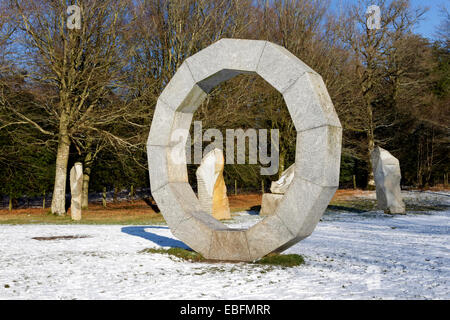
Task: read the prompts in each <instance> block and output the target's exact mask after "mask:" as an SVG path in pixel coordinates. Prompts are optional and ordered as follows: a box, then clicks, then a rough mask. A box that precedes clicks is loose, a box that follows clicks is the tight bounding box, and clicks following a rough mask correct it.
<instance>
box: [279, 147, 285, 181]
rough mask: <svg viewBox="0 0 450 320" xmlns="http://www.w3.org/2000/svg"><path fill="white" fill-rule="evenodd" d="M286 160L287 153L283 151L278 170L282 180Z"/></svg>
mask: <svg viewBox="0 0 450 320" xmlns="http://www.w3.org/2000/svg"><path fill="white" fill-rule="evenodd" d="M285 158H286V151H284V150H283V151H281V152H280V164H279V168H278V179H279V178H281V175H282V174H283V172H284V159H285Z"/></svg>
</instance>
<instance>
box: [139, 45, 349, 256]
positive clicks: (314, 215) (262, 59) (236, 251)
mask: <svg viewBox="0 0 450 320" xmlns="http://www.w3.org/2000/svg"><path fill="white" fill-rule="evenodd" d="M242 73H244V74H258V75H259V76H261V77H262V78H263V79H265V80H266V81H267V82H268V83H270V84H271V85H272V86H273V87H274V88H275V89H277V90H278V91H279V92H280V93H281V94H282V95H283V97H284V99H285V102H286V105H287V107H288V109H289V113H290V115H291V117H292V120H293V122H294V125H295V128H296V131H297V141H296V154H295V158H296V159H295V177H294V179H293V181H292V183H291V184H290V186H289V188H288V190H287V192H286V193H285V195H284V197H283V199H282V200H281V202H280V204H279V206H278V207H277V209H276V212H275V213H274V214H273V215H271V216H268V217H266V218H265V219H264V220H262V221H260V222H259V223H257V224H256V225H254V226H252V227H250V228H249V229H246V230H242V229H232V228H229V227H227V226H226V225H224V224H223V223H221V222H219V221H217V220H216V219H214V218H213V217H212V216H211V215H209V214H207V213H206V212H204V211H202V209H201V206H200V204H199V201H198V199H197V197H196V195H195V193H194V192H193V190H192V188H191V186H190V185H189V182H188V175H187V168H186V159H183V158H182V156H181V159H174V158H173V156H172V151H173V148H174V145H175V142H174V141H172V139H171V136H172V133H173V132H174V131H175V130H178V129H184V130H189V127H190V125H191V121H192V117H193V113H194V112H195V110H196V109H197V108H198V106H199V105H200V104H201V103H202V101H203V100H204V99H205V97H206V96H207V94H208V93H209V92H211V90H212V89H213V88H214V87H215V86H217V85H218V84H220V83H221V82H223V81H226V80H228V79H231V78H232V77H234V76H236V75H238V74H242ZM341 136H342V127H341V124H340V122H339V119H338V117H337V114H336V112H335V109H334V106H333V103H332V102H331V99H330V97H329V95H328V92H327V89H326V87H325V84H324V82H323V80H322V78H321V76H320V75H319V74H317V73H316V72H315V71H314V70H312V69H311V68H310V67H308V66H307V65H306V64H305V63H303V62H302V61H301V60H299V59H298V58H297V57H296V56H294V55H293V54H292V53H290V52H289V51H288V50H286V49H285V48H283V47H281V46H279V45H276V44H273V43H271V42H268V41H260V40H241V39H221V40H219V41H217V42H215V43H214V44H212V45H210V46H209V47H207V48H205V49H203V50H201V51H199V52H198V53H196V54H194V55H193V56H191V57H189V58H187V59H186V60H185V61H184V63H183V64H182V65H181V66H180V67H179V68H178V70H177V72H176V74H175V75H174V76H173V78H172V79H171V80H170V82H169V83H168V84H167V85H166V87H165V88H164V90H163V92H162V93H161V95H160V96H159V98H158V101H157V105H156V109H155V114H154V116H153V120H152V124H151V128H150V134H149V137H148V142H147V155H148V164H149V171H150V185H151V190H152V195H153V197H154V199H155V201H156V203H157V205H158V207H159V208H160V210H161V213H162V214H163V216H164V218H165V220H166V222H167V224H168V225H169V227H170V229H171V231H172V233H173V234H174V235H175V236H176V237H177V238H179V239H180V240H181V241H183V242H185V243H186V244H187V245H189V246H190V247H191V248H192V249H194V250H195V251H197V252H199V253H201V254H202V255H203V256H204V257H205V258H207V259H215V260H228V261H253V260H256V259H258V258H260V257H263V256H264V255H266V254H268V253H270V252H274V251H275V252H281V251H283V250H285V249H287V248H288V247H290V246H292V245H294V244H295V243H297V242H298V241H300V240H302V239H304V238H306V237H308V236H309V235H310V234H311V233H312V231H313V230H314V228H315V227H316V225H317V223H318V222H319V220H320V218H321V217H322V215H323V212H324V211H325V209H326V207H327V205H328V203H329V201H330V200H331V198H332V196H333V195H334V193H335V191H336V189H337V187H338V182H339V165H340V156H341ZM176 143H179V141H177V142H176Z"/></svg>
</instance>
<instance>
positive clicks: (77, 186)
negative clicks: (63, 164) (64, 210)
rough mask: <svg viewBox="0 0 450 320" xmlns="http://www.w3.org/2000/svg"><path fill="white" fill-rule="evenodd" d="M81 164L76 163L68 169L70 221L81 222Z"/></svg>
mask: <svg viewBox="0 0 450 320" xmlns="http://www.w3.org/2000/svg"><path fill="white" fill-rule="evenodd" d="M82 190H83V164H82V163H81V162H76V163H75V164H74V165H73V167H72V169H70V194H71V197H72V200H71V202H70V216H71V218H72V220H75V221H79V220H81V199H82V195H83V192H82Z"/></svg>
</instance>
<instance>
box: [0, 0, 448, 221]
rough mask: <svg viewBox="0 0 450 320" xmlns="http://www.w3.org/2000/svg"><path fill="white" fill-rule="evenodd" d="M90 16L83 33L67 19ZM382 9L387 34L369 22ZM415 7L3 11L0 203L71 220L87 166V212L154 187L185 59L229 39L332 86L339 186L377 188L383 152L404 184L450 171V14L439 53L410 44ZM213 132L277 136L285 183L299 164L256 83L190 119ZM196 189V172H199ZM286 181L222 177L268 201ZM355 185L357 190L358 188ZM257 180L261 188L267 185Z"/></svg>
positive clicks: (87, 6)
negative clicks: (167, 104)
mask: <svg viewBox="0 0 450 320" xmlns="http://www.w3.org/2000/svg"><path fill="white" fill-rule="evenodd" d="M73 4H76V5H78V6H79V7H80V9H81V24H80V27H81V28H80V29H69V28H68V27H67V19H68V13H67V8H68V7H69V6H70V5H73ZM373 4H376V5H378V6H379V7H380V9H381V25H380V28H379V29H371V28H368V26H367V15H366V9H367V8H368V7H369V5H373ZM425 12H426V8H418V7H413V6H412V4H411V2H410V1H409V0H391V1H387V0H379V1H370V3H369V1H363V0H361V1H359V2H356V3H353V2H352V3H351V4H348V5H345V6H342V7H338V8H331V7H330V2H329V1H317V0H273V1H267V0H264V1H263V0H260V1H254V0H138V1H127V0H104V1H94V0H78V1H69V0H42V1H33V0H21V1H19V0H2V1H0V164H1V166H0V175H1V180H2V183H1V184H0V194H2V195H6V196H9V197H10V198H17V197H19V196H22V195H42V194H45V193H47V194H49V193H51V194H52V204H51V210H52V212H53V213H55V214H64V213H65V211H66V208H65V206H66V202H65V197H66V193H67V184H68V181H67V180H68V179H67V175H68V171H69V169H70V167H71V166H72V165H73V163H74V162H77V161H80V162H82V163H83V168H84V177H83V207H85V208H86V207H87V206H88V202H87V200H88V197H87V195H88V192H89V190H91V191H100V190H103V187H105V186H107V187H108V188H114V189H117V190H118V189H120V188H122V187H129V186H131V185H133V186H134V188H138V187H148V185H149V183H148V168H147V160H146V159H147V158H146V148H145V144H146V140H147V136H148V132H149V128H150V124H151V119H152V115H153V111H154V109H155V105H156V101H157V99H158V96H159V94H160V93H161V91H162V89H163V88H164V86H165V85H166V84H167V83H168V81H169V80H170V79H171V77H172V76H173V75H174V73H175V72H176V70H177V68H178V67H179V66H180V65H181V63H182V62H183V61H184V59H186V58H187V57H189V56H191V55H192V54H195V53H196V52H198V51H199V50H201V49H203V48H205V47H207V46H208V45H210V44H212V43H214V42H215V41H217V40H219V39H221V38H225V37H228V38H245V39H260V40H268V41H272V42H274V43H277V44H280V45H282V46H284V47H285V48H286V49H288V50H289V51H291V52H292V53H293V54H295V55H296V56H297V57H298V58H300V59H301V60H302V61H304V62H305V63H306V64H308V65H309V66H310V67H311V68H313V69H314V70H316V71H317V72H318V73H319V74H320V75H321V76H322V77H323V79H324V82H325V84H326V86H327V88H328V91H329V93H330V96H331V98H332V101H333V103H334V105H335V108H336V111H337V113H338V115H339V118H340V121H341V123H342V126H343V152H342V161H341V179H340V184H341V186H342V187H348V186H352V185H353V181H354V180H355V183H356V184H357V186H358V187H361V188H366V187H370V186H373V176H372V169H371V164H370V161H369V154H370V151H371V150H372V149H373V148H374V146H377V145H379V146H382V147H383V148H386V149H387V150H389V151H390V152H391V153H392V154H393V155H394V156H396V157H397V158H399V160H400V165H401V169H402V175H403V178H402V184H403V185H407V186H416V187H426V186H430V185H433V184H436V183H442V181H443V180H444V179H445V177H446V175H447V173H448V171H449V161H448V158H449V157H448V154H449V134H448V130H449V123H450V121H449V118H450V112H449V111H450V109H449V79H450V77H449V29H450V28H449V13H448V11H446V10H445V9H444V8H443V10H442V24H441V26H440V27H439V28H438V30H436V40H430V39H427V38H424V37H422V36H420V35H419V34H416V33H414V27H416V26H417V24H418V23H419V22H420V20H421V19H422V18H423V15H424V13H425ZM194 120H201V121H202V124H203V129H204V130H205V129H207V128H217V129H219V130H225V129H226V128H243V129H245V128H265V129H279V130H280V148H279V149H280V150H279V154H280V166H279V168H280V169H279V173H281V172H282V171H283V170H284V169H285V168H287V167H288V166H289V165H290V164H292V163H293V162H294V156H295V154H294V151H295V128H294V127H293V123H292V120H291V118H290V116H289V113H288V110H287V108H286V105H285V103H284V100H283V97H282V96H281V94H280V93H279V92H277V91H276V90H275V89H274V88H272V87H271V86H270V85H269V84H268V83H266V82H265V81H264V80H263V79H261V78H260V77H259V76H252V75H239V76H237V77H235V78H233V79H231V80H228V81H226V82H225V83H223V84H221V85H220V86H218V87H217V88H215V89H214V90H213V91H212V92H211V93H210V94H209V95H208V98H207V99H206V100H205V102H204V103H203V104H202V105H201V106H200V107H199V109H198V110H197V112H196V113H195V115H194ZM188 169H189V176H190V181H191V182H195V166H193V165H189V166H188ZM277 176H278V175H274V176H270V177H261V176H260V175H259V168H258V167H257V166H255V165H232V166H231V165H226V167H225V172H224V177H225V180H226V182H227V184H228V185H229V186H231V188H232V186H233V185H234V184H235V183H236V184H239V186H240V187H241V188H244V189H245V188H248V189H249V190H260V188H261V187H260V186H261V182H262V183H263V184H264V185H266V186H268V185H269V183H270V180H274V179H276V178H277ZM353 177H355V179H354V178H353ZM261 179H264V180H263V181H262V180H261Z"/></svg>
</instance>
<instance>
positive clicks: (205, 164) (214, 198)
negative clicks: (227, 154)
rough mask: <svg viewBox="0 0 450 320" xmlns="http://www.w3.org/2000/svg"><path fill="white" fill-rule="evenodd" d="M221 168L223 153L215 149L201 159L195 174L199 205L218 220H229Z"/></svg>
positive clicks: (225, 189) (225, 188) (228, 208)
mask: <svg viewBox="0 0 450 320" xmlns="http://www.w3.org/2000/svg"><path fill="white" fill-rule="evenodd" d="M223 167H224V157H223V151H222V150H220V149H217V148H216V149H214V150H211V151H210V152H208V153H207V154H206V155H205V156H204V157H203V159H202V161H201V163H200V166H199V167H198V169H197V172H196V175H197V186H198V200H199V201H200V205H201V207H202V209H203V210H205V211H206V212H208V213H210V214H212V216H213V217H214V218H216V219H218V220H225V219H231V214H230V207H229V203H228V197H227V187H226V185H225V180H224V179H223Z"/></svg>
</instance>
